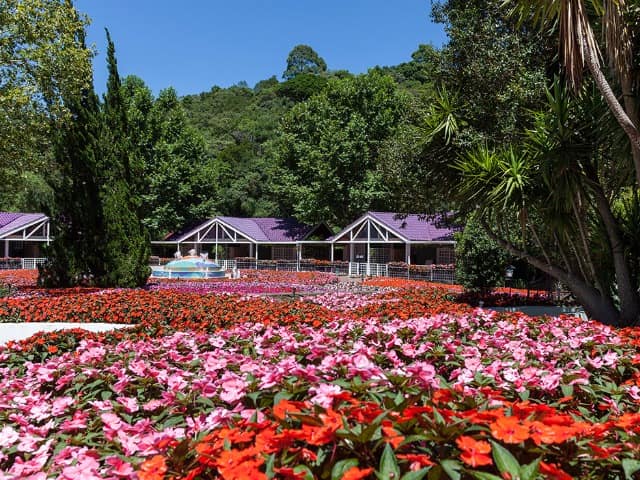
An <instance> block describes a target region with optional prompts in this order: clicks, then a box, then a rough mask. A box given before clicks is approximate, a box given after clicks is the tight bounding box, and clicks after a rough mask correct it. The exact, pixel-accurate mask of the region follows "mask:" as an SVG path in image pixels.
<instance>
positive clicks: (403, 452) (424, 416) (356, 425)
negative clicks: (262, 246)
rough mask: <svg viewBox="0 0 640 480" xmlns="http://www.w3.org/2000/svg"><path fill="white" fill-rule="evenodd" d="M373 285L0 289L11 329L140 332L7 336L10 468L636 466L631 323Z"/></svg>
mask: <svg viewBox="0 0 640 480" xmlns="http://www.w3.org/2000/svg"><path fill="white" fill-rule="evenodd" d="M283 279H284V277H282V279H281V280H282V281H284V280H283ZM297 281H298V280H297V279H296V280H291V282H292V283H295V282H297ZM372 283H375V282H372ZM375 287H376V288H370V289H367V288H368V287H367V288H362V287H359V286H356V285H347V286H346V287H345V289H344V290H341V289H339V287H337V286H335V285H331V284H330V285H329V287H328V289H327V291H325V292H324V293H320V294H317V295H312V296H309V297H303V298H302V299H300V298H296V299H295V300H294V299H288V298H281V299H274V298H273V297H269V298H241V297H240V296H237V295H228V294H227V295H218V294H215V293H198V292H193V291H181V290H179V289H165V288H161V289H158V290H155V291H148V290H133V291H126V290H115V291H101V292H93V293H88V294H87V293H78V292H74V293H71V294H69V295H65V294H63V293H62V292H59V293H58V294H57V295H55V296H42V297H32V298H13V299H7V300H4V301H3V303H2V304H1V306H0V321H1V320H7V319H9V318H10V319H13V320H24V321H35V320H37V319H40V318H43V319H45V320H54V319H56V320H64V321H74V320H75V321H78V322H88V321H111V322H119V323H121V322H125V323H131V324H132V327H131V328H130V329H125V330H122V331H118V332H109V333H102V334H96V333H88V332H84V331H82V330H74V331H67V332H54V333H49V334H40V335H36V336H34V337H32V338H31V339H29V340H27V341H23V342H16V343H11V344H9V345H8V346H7V347H6V348H1V347H0V406H1V408H0V478H10V479H18V478H20V479H34V480H40V479H46V478H61V479H69V480H71V479H79V478H82V479H94V478H106V479H121V478H122V479H124V478H130V479H136V478H138V479H141V480H150V479H165V478H166V479H169V478H173V479H179V478H190V479H198V478H202V479H213V478H222V479H267V478H276V479H313V478H318V479H324V478H327V479H334V478H335V479H347V480H349V479H350V480H354V479H375V478H380V479H387V478H396V479H405V480H412V479H413V480H415V479H423V478H424V479H427V478H428V479H438V478H442V479H447V478H452V479H464V478H477V479H481V480H484V479H489V480H496V479H498V480H499V479H505V478H510V479H512V480H514V479H516V478H520V479H522V480H526V479H535V478H557V479H567V478H610V479H615V478H619V479H622V478H632V477H633V475H634V472H636V471H638V469H640V462H638V460H636V459H637V458H640V409H639V405H640V367H639V364H640V352H639V351H638V348H639V347H640V342H639V341H638V340H637V331H636V330H631V329H627V330H624V331H615V330H613V329H611V328H609V327H606V326H602V325H600V324H597V323H595V322H582V321H579V320H577V319H573V318H569V317H563V318H546V319H532V318H529V317H526V316H524V315H519V314H497V313H495V312H489V311H484V310H480V309H473V308H471V307H468V306H466V305H462V304H458V303H451V302H450V301H449V300H447V298H448V297H447V296H448V295H451V292H450V291H445V290H439V289H436V288H434V287H433V286H428V287H425V286H424V284H421V283H419V282H411V283H406V284H403V283H402V282H399V281H394V283H393V284H389V283H387V284H384V283H383V282H378V283H375ZM30 302H31V304H32V305H33V306H32V307H29V306H28V305H29V303H30ZM42 312H45V313H44V314H43V313H42Z"/></svg>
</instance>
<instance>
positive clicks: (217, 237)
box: [151, 217, 327, 261]
mask: <svg viewBox="0 0 640 480" xmlns="http://www.w3.org/2000/svg"><path fill="white" fill-rule="evenodd" d="M254 220H255V219H244V218H235V217H215V218H212V219H210V220H207V221H205V222H203V223H201V224H200V225H198V226H197V227H195V228H193V229H191V230H189V231H188V232H186V233H184V234H181V235H178V236H174V237H172V238H169V239H165V240H159V241H153V242H151V243H152V244H155V245H175V246H176V249H178V250H179V249H180V245H182V244H190V245H194V247H196V248H202V246H204V245H209V246H211V247H213V249H214V252H215V255H214V256H215V261H218V246H242V245H248V246H249V257H252V258H255V259H256V260H259V254H258V251H259V249H258V247H259V246H261V245H265V246H271V247H279V246H280V247H285V248H286V247H295V255H296V259H297V260H300V259H301V258H302V247H303V246H304V245H326V244H327V243H326V242H324V241H312V240H286V241H282V240H275V239H272V238H268V237H267V235H266V234H265V232H264V231H262V230H260V229H257V228H256V226H255V225H254V224H252V223H250V222H252V221H254ZM274 220H275V219H274ZM320 226H321V225H317V226H315V227H314V228H312V229H310V230H309V231H308V232H307V233H306V234H305V235H304V238H308V237H310V236H312V235H313V233H314V232H315V231H316V230H317V229H318V228H320Z"/></svg>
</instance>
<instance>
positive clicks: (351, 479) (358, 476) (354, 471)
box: [342, 467, 373, 480]
mask: <svg viewBox="0 0 640 480" xmlns="http://www.w3.org/2000/svg"><path fill="white" fill-rule="evenodd" d="M372 473H373V468H358V467H351V468H350V469H349V470H347V471H346V472H344V474H343V475H342V480H362V479H364V478H367V477H368V476H369V475H371V474H372Z"/></svg>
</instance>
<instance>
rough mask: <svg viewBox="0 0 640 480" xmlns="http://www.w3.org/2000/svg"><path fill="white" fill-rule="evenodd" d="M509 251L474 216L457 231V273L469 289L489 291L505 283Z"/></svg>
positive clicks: (461, 282) (464, 285)
mask: <svg viewBox="0 0 640 480" xmlns="http://www.w3.org/2000/svg"><path fill="white" fill-rule="evenodd" d="M508 262H509V257H508V256H507V253H506V252H505V251H504V250H503V249H502V248H500V246H499V245H498V244H497V243H495V242H494V241H493V240H491V239H490V238H489V237H488V236H487V234H486V233H485V231H484V230H483V229H482V227H481V226H480V225H478V224H477V223H476V222H475V221H473V220H470V221H469V223H467V225H466V227H465V229H464V231H463V232H462V233H457V234H456V276H457V279H458V282H459V283H460V284H461V285H462V286H463V287H464V288H465V290H467V291H472V292H481V293H488V292H490V291H491V290H492V289H493V288H495V287H498V286H500V285H502V284H503V281H504V275H505V269H506V267H507V265H508V264H509V263H508Z"/></svg>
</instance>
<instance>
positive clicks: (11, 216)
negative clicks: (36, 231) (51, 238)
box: [0, 212, 47, 237]
mask: <svg viewBox="0 0 640 480" xmlns="http://www.w3.org/2000/svg"><path fill="white" fill-rule="evenodd" d="M46 218H47V216H46V215H45V214H43V213H9V212H0V237H4V236H6V235H9V234H11V233H13V232H15V231H16V230H20V229H21V228H23V227H26V226H28V225H30V224H32V223H34V222H37V221H39V220H45V219H46Z"/></svg>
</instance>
